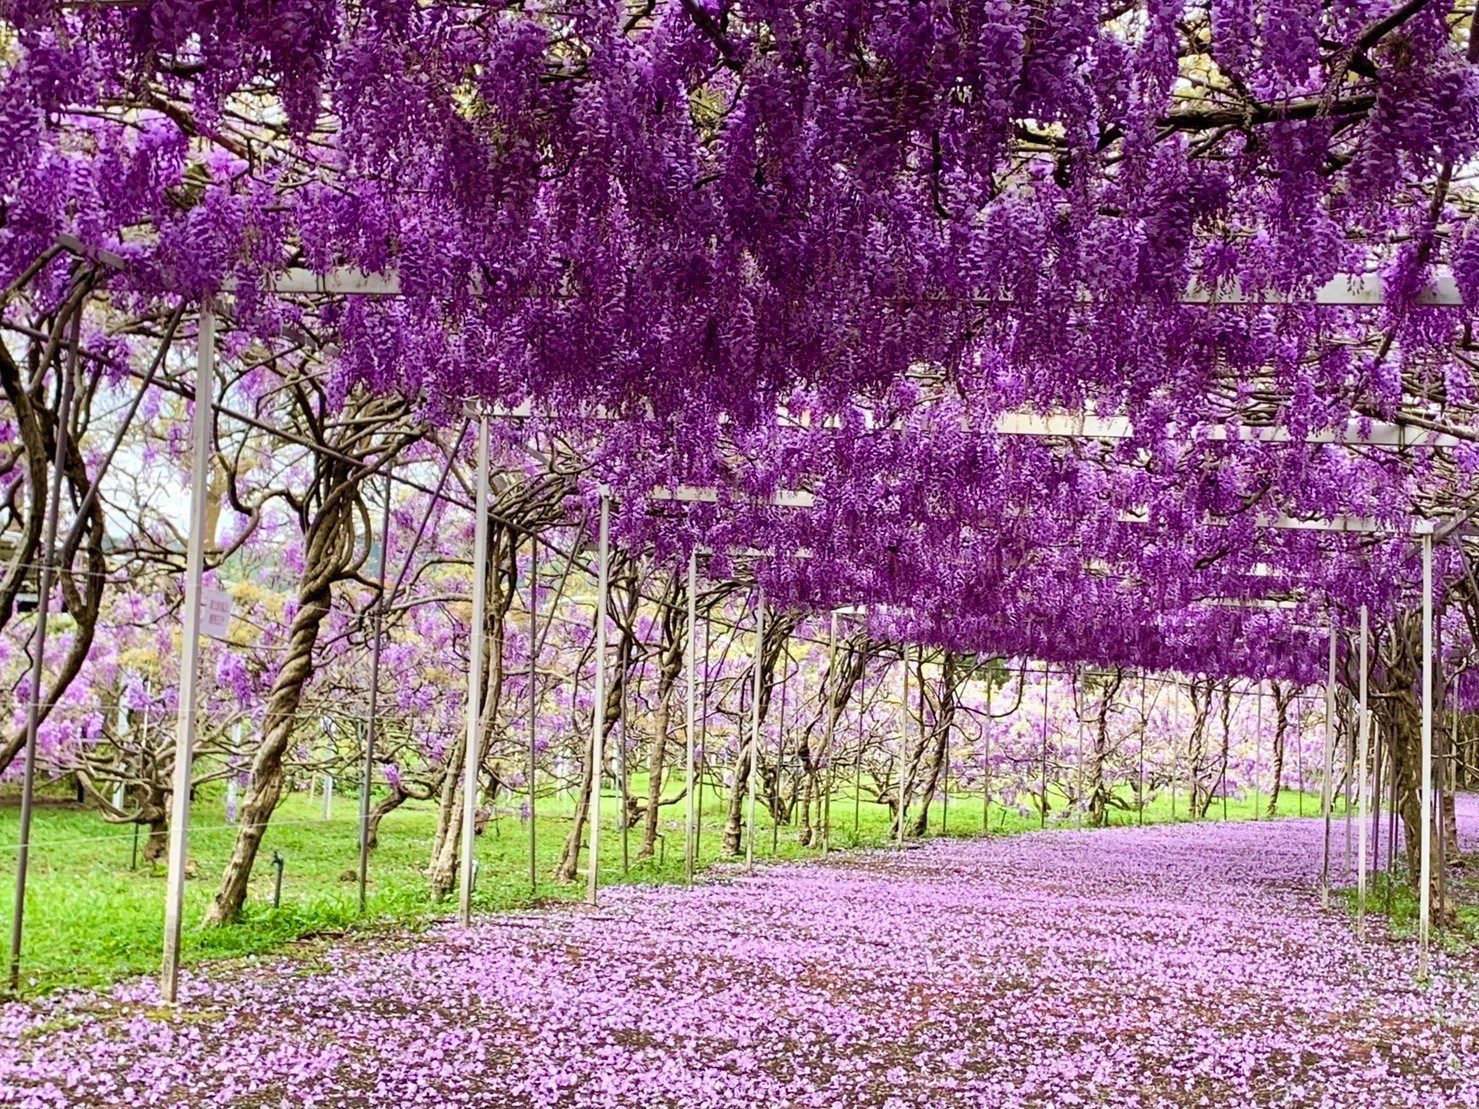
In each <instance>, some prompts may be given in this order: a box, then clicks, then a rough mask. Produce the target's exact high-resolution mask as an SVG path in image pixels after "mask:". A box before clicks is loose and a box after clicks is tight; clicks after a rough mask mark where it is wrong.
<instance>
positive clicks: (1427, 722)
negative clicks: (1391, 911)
mask: <svg viewBox="0 0 1479 1109" xmlns="http://www.w3.org/2000/svg"><path fill="white" fill-rule="evenodd" d="M1422 563H1423V597H1422V611H1423V627H1422V636H1423V658H1422V766H1421V770H1420V772H1419V773H1420V776H1419V779H1418V795H1419V797H1420V798H1421V801H1422V804H1421V808H1422V830H1421V832H1420V833H1419V839H1418V844H1419V865H1418V870H1419V874H1418V889H1417V976H1418V977H1419V978H1427V976H1428V941H1429V933H1430V931H1431V928H1432V919H1433V904H1432V885H1433V536H1432V534H1431V533H1429V534H1425V535H1424V536H1423V537H1422Z"/></svg>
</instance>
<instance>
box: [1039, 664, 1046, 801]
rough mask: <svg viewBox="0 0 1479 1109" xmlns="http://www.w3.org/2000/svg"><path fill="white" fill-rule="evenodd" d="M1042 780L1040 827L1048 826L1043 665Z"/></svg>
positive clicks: (1044, 678)
mask: <svg viewBox="0 0 1479 1109" xmlns="http://www.w3.org/2000/svg"><path fill="white" fill-rule="evenodd" d="M1041 770H1042V781H1041V782H1040V788H1041V790H1042V794H1041V796H1040V798H1039V801H1040V807H1039V809H1038V814H1037V817H1038V821H1037V823H1038V827H1040V828H1046V827H1047V826H1048V670H1047V667H1046V666H1044V667H1043V672H1042V767H1041Z"/></svg>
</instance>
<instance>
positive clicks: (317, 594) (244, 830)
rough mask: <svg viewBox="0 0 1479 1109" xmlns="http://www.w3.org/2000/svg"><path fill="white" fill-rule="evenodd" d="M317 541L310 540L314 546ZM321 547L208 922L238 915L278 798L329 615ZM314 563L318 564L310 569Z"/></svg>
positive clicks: (271, 697)
mask: <svg viewBox="0 0 1479 1109" xmlns="http://www.w3.org/2000/svg"><path fill="white" fill-rule="evenodd" d="M337 530H338V529H337V528H334V527H325V528H323V529H322V530H321V531H320V532H319V535H318V536H317V537H316V538H321V539H322V540H323V541H324V542H328V541H329V539H330V538H331V533H333V532H336V531H337ZM318 546H319V544H317V543H315V544H313V547H315V548H316V547H318ZM324 558H325V554H324V552H323V551H322V550H320V551H319V552H318V557H317V558H314V557H310V558H309V560H308V566H309V569H308V570H307V571H305V573H308V574H312V577H310V578H308V579H307V580H306V581H305V583H304V586H303V588H302V589H301V590H300V591H299V594H298V605H299V607H298V614H297V616H295V617H294V618H293V627H292V631H291V633H290V635H289V637H288V653H287V658H286V660H285V661H284V662H283V665H282V667H281V669H279V670H278V672H277V677H276V679H275V680H274V681H273V683H272V690H271V692H270V693H268V695H267V711H266V713H265V714H264V716H263V719H262V746H261V747H260V748H258V750H257V755H256V758H255V759H253V760H252V778H251V783H250V785H248V787H247V791H248V792H247V796H246V800H245V802H244V803H243V804H242V806H241V824H240V827H239V829H238V831H237V833H236V844H235V846H234V847H233V848H232V851H231V859H230V861H229V862H227V864H226V870H225V872H224V873H223V874H222V875H221V884H220V886H219V887H218V888H217V890H216V896H215V900H214V901H213V902H212V903H211V907H210V910H209V911H208V912H207V913H206V918H205V922H206V924H208V925H219V924H230V923H232V922H233V921H234V920H236V919H237V917H238V916H240V915H241V908H242V905H244V904H245V903H246V896H247V884H248V882H250V880H251V876H252V866H253V864H254V863H255V862H256V861H257V851H258V849H259V848H260V847H261V845H262V836H263V835H264V834H265V833H266V831H267V822H268V821H269V820H271V819H272V814H273V812H274V811H275V810H276V809H277V804H278V801H279V800H281V798H282V780H283V765H282V763H283V755H284V754H285V753H286V752H287V750H288V747H289V745H290V744H291V742H292V738H293V725H294V723H295V722H296V721H297V714H298V706H299V705H300V704H301V703H302V699H303V687H304V685H305V684H306V683H307V681H308V679H309V677H310V676H311V675H312V673H313V647H314V644H315V643H316V642H317V641H318V632H319V628H320V627H321V626H322V624H323V620H324V617H325V616H327V615H328V612H329V603H330V601H331V599H332V590H331V587H330V582H331V581H332V580H333V578H334V576H335V574H337V572H338V571H337V569H335V568H333V567H331V566H325V564H324ZM314 567H318V568H319V569H314Z"/></svg>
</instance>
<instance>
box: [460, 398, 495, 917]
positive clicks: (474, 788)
mask: <svg viewBox="0 0 1479 1109" xmlns="http://www.w3.org/2000/svg"><path fill="white" fill-rule="evenodd" d="M477 480H478V488H477V496H476V499H475V508H474V512H475V513H476V519H475V520H474V521H473V544H472V546H473V554H472V628H471V636H470V645H469V647H468V655H467V751H466V755H465V758H464V760H463V765H462V864H461V871H460V873H459V874H458V897H457V917H458V919H459V920H460V921H461V922H462V925H463V927H464V928H465V927H467V925H468V924H470V923H471V922H472V870H473V840H474V839H475V838H476V828H477V816H478V778H479V776H480V775H479V771H480V770H481V769H482V762H483V752H482V745H481V743H480V740H481V739H482V719H483V652H484V630H485V625H486V624H487V622H488V588H487V582H488V417H487V415H486V414H484V415H481V416H479V417H478V479H477Z"/></svg>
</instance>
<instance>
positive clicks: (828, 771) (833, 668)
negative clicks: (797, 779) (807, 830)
mask: <svg viewBox="0 0 1479 1109" xmlns="http://www.w3.org/2000/svg"><path fill="white" fill-rule="evenodd" d="M836 681H837V612H836V610H835V609H834V610H833V612H832V619H831V622H830V623H829V625H828V631H827V682H826V685H825V687H824V688H825V690H826V696H827V734H826V739H825V743H826V746H825V747H824V750H825V751H826V756H825V759H824V762H823V765H822V767H821V779H822V781H824V782H825V783H826V789H827V792H826V793H825V794H824V795H823V797H822V854H823V855H826V854H827V853H828V852H830V851H831V849H832V789H833V787H834V786H836V784H837V781H836V777H835V776H834V775H833V774H832V741H833V740H834V739H835V738H836V737H837V713H838V711H839V709H838V705H837V688H836V684H835V683H836Z"/></svg>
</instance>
